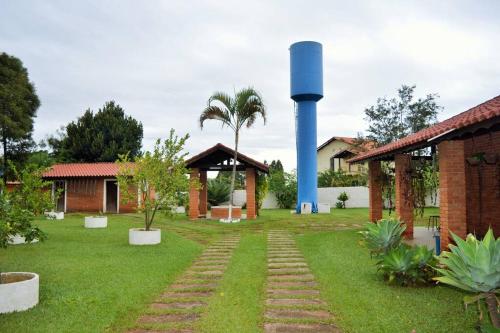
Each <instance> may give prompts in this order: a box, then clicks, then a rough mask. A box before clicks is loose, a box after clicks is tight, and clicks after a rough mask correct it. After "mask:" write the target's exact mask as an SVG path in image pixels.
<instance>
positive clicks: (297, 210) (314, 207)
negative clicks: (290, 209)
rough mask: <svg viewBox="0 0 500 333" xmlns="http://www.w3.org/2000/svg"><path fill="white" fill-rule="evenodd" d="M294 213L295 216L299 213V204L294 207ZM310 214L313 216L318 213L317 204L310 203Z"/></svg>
mask: <svg viewBox="0 0 500 333" xmlns="http://www.w3.org/2000/svg"><path fill="white" fill-rule="evenodd" d="M295 212H296V213H297V214H300V213H301V211H300V204H297V206H296V207H295ZM311 212H312V213H313V214H317V213H318V204H317V203H315V202H313V203H312V207H311Z"/></svg>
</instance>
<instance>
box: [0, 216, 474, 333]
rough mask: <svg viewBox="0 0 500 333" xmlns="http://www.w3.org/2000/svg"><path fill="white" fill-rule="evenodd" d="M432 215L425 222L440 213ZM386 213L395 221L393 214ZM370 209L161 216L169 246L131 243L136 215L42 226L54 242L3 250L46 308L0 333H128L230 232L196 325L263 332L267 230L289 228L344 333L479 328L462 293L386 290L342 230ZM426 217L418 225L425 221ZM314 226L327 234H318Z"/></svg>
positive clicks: (9, 320) (5, 263) (4, 319)
mask: <svg viewBox="0 0 500 333" xmlns="http://www.w3.org/2000/svg"><path fill="white" fill-rule="evenodd" d="M436 213H437V210H436V209H429V210H427V211H426V216H427V215H429V214H436ZM385 214H387V213H385ZM367 216H368V210H367V209H345V210H338V209H335V210H333V211H332V213H331V214H327V215H309V216H301V215H292V214H290V212H289V211H288V210H263V211H262V215H261V217H260V218H259V219H258V220H256V221H244V222H241V223H239V224H232V225H227V224H221V223H218V222H214V221H187V219H186V217H185V216H182V215H178V216H176V217H175V219H174V220H171V221H167V220H166V219H165V218H164V217H160V218H159V221H158V223H157V224H156V225H157V226H159V227H161V228H162V229H163V235H162V237H163V238H162V243H161V245H157V246H151V247H150V246H147V247H133V246H130V245H128V229H129V228H130V227H137V226H140V224H141V222H142V219H141V217H140V216H135V215H117V216H109V226H108V228H107V229H102V230H99V229H96V230H86V229H84V228H83V215H78V214H75V215H73V214H71V215H67V217H66V218H65V220H63V221H47V220H40V221H39V222H38V223H39V225H40V226H41V228H42V229H43V230H44V231H46V232H47V233H48V235H49V238H48V239H47V241H46V242H44V243H41V244H32V245H19V246H11V247H9V248H8V249H7V250H0V269H1V270H3V271H33V272H37V273H39V274H40V277H41V278H40V281H41V282H40V283H41V284H40V285H41V289H40V304H39V305H38V306H36V307H35V308H34V309H31V310H29V311H26V312H22V313H15V314H8V315H0V332H103V331H110V332H120V331H123V329H124V328H126V327H131V326H133V323H134V322H135V320H136V319H137V316H138V314H139V313H141V311H144V309H145V308H146V307H147V306H148V304H149V303H150V302H151V301H152V300H154V299H155V297H156V296H157V295H158V294H160V292H161V291H163V290H164V289H165V288H166V287H167V286H168V285H169V284H170V283H172V282H173V281H174V280H175V278H176V277H177V276H179V275H181V273H182V272H183V271H184V270H186V269H187V268H188V267H189V266H190V264H191V263H192V261H193V260H194V258H196V257H197V255H198V254H200V253H201V251H202V249H203V247H204V246H206V245H207V244H209V243H210V242H211V241H213V240H215V239H217V238H219V237H222V236H223V235H225V234H229V233H234V232H239V233H241V242H240V244H239V246H238V247H237V248H236V249H235V251H234V254H233V257H232V259H231V261H230V262H229V265H228V268H227V271H226V273H225V275H224V277H223V279H222V280H221V283H220V285H219V287H218V289H217V292H216V293H215V294H214V296H213V297H212V298H211V299H210V301H209V304H208V306H207V308H206V311H205V312H204V313H203V314H202V317H201V319H200V321H199V322H198V323H196V325H197V327H198V328H199V330H200V331H201V332H242V333H245V332H259V331H261V329H262V321H263V317H262V316H263V311H264V299H265V293H264V290H265V281H266V247H267V242H266V232H267V230H270V229H286V230H290V232H291V233H292V234H293V235H294V237H296V239H297V241H298V245H299V247H300V249H301V250H302V251H303V253H304V255H305V257H306V260H307V261H308V263H309V264H310V266H311V270H312V271H313V273H314V275H315V276H316V278H317V280H318V282H319V283H320V288H321V294H322V297H323V298H324V299H325V300H326V301H327V302H328V305H329V307H330V308H331V310H332V312H333V313H334V314H335V318H336V324H337V325H338V326H339V327H341V328H342V329H343V330H344V331H346V332H410V331H411V330H412V329H414V328H415V329H416V332H419V333H420V332H468V331H471V330H472V327H473V325H474V324H475V322H476V313H475V310H474V309H473V308H472V309H470V310H469V311H467V312H464V309H463V305H462V298H463V294H462V293H461V292H458V291H456V290H453V289H450V288H447V287H428V288H401V287H393V286H387V285H386V284H385V283H384V282H383V281H382V280H381V277H380V276H379V275H377V273H376V267H375V265H374V262H373V261H372V260H370V257H369V254H368V251H367V250H366V249H363V248H360V247H359V245H358V239H359V237H358V235H357V234H356V231H355V230H337V229H336V228H335V226H336V225H337V224H342V225H346V226H347V227H346V228H349V227H350V226H352V224H363V223H365V222H366V220H367ZM426 221H427V220H426V217H425V216H424V218H423V219H422V220H420V222H418V223H420V224H422V223H424V224H425V223H426ZM309 226H320V227H322V226H325V228H330V229H324V230H323V229H321V230H314V229H313V228H309Z"/></svg>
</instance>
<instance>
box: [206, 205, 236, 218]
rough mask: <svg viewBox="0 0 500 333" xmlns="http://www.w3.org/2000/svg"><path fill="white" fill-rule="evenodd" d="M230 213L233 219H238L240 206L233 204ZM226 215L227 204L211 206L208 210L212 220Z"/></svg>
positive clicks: (226, 216)
mask: <svg viewBox="0 0 500 333" xmlns="http://www.w3.org/2000/svg"><path fill="white" fill-rule="evenodd" d="M231 214H232V218H233V219H240V218H241V207H234V206H233V211H232V213H231ZM228 217H229V208H228V206H223V207H218V206H213V207H212V209H211V210H210V218H211V219H212V220H219V219H227V218H228Z"/></svg>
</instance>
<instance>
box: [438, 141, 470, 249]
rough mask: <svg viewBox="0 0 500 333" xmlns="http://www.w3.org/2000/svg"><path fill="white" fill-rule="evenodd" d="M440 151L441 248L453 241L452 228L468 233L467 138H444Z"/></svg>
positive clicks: (454, 231) (439, 147)
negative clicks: (453, 139) (465, 149)
mask: <svg viewBox="0 0 500 333" xmlns="http://www.w3.org/2000/svg"><path fill="white" fill-rule="evenodd" d="M438 152H439V200H440V204H439V206H440V208H439V212H440V217H441V248H442V249H443V250H446V249H447V246H448V244H450V241H451V238H450V236H451V235H450V231H453V233H455V234H456V235H458V236H460V237H462V238H465V236H466V235H467V197H466V195H467V194H466V193H467V187H466V171H465V170H466V169H465V168H466V161H465V151H464V142H463V141H461V140H460V141H458V140H457V141H443V142H441V143H440V144H439V145H438Z"/></svg>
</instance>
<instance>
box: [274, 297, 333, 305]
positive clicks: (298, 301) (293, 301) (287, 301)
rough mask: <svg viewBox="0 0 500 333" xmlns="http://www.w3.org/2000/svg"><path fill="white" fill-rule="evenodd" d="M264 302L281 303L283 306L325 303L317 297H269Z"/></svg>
mask: <svg viewBox="0 0 500 333" xmlns="http://www.w3.org/2000/svg"><path fill="white" fill-rule="evenodd" d="M266 304H267V305H283V306H304V305H325V304H326V303H325V302H324V301H322V300H319V299H304V298H269V299H267V300H266Z"/></svg>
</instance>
